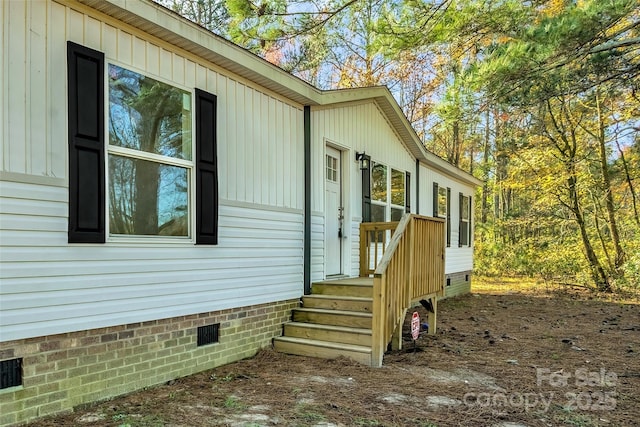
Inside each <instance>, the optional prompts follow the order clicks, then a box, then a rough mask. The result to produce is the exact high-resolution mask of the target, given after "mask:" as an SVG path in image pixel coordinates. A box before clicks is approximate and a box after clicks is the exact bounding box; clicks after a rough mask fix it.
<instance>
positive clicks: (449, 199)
mask: <svg viewBox="0 0 640 427" xmlns="http://www.w3.org/2000/svg"><path fill="white" fill-rule="evenodd" d="M450 246H451V189H450V188H449V187H447V247H450Z"/></svg>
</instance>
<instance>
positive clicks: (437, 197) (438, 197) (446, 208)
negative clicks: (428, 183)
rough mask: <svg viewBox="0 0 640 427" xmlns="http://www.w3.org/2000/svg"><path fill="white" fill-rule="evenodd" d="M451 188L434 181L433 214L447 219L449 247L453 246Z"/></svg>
mask: <svg viewBox="0 0 640 427" xmlns="http://www.w3.org/2000/svg"><path fill="white" fill-rule="evenodd" d="M450 203H451V189H450V188H449V187H442V186H440V185H438V183H437V182H434V183H433V216H434V217H438V218H445V219H446V226H445V228H446V233H447V235H446V239H447V247H450V246H451V212H450Z"/></svg>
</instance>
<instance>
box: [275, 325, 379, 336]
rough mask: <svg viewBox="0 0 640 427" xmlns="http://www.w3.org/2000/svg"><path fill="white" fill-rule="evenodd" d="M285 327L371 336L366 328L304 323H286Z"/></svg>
mask: <svg viewBox="0 0 640 427" xmlns="http://www.w3.org/2000/svg"><path fill="white" fill-rule="evenodd" d="M286 325H290V326H297V327H299V328H309V329H326V330H330V331H335V332H351V333H354V334H364V335H371V334H372V332H371V329H367V328H352V327H349V326H334V325H322V324H319V323H306V322H288V323H286Z"/></svg>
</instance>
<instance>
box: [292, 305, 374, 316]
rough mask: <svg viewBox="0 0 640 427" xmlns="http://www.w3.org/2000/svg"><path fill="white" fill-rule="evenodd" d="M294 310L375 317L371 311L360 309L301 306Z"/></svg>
mask: <svg viewBox="0 0 640 427" xmlns="http://www.w3.org/2000/svg"><path fill="white" fill-rule="evenodd" d="M293 311H297V312H301V313H317V314H331V315H337V316H354V317H362V318H365V317H373V314H371V313H362V312H359V311H344V310H331V309H328V308H305V307H299V308H294V309H293Z"/></svg>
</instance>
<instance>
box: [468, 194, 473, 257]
mask: <svg viewBox="0 0 640 427" xmlns="http://www.w3.org/2000/svg"><path fill="white" fill-rule="evenodd" d="M472 212H473V196H469V222H468V223H467V229H468V231H467V245H468V246H471V237H473V232H472V231H471V230H473V226H472V222H471V218H473V215H472Z"/></svg>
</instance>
